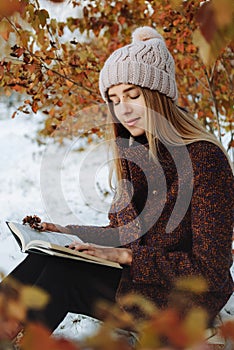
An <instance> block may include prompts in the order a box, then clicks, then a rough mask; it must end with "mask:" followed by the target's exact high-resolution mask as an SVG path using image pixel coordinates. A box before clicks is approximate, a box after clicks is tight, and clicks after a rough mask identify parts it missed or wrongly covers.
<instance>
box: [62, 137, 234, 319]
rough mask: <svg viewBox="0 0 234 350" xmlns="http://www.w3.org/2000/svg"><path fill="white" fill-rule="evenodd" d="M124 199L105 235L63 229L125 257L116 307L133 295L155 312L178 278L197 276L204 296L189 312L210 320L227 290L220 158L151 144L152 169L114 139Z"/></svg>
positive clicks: (233, 190)
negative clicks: (155, 157)
mask: <svg viewBox="0 0 234 350" xmlns="http://www.w3.org/2000/svg"><path fill="white" fill-rule="evenodd" d="M117 145H118V147H119V153H120V156H121V159H122V167H123V174H124V176H123V177H124V179H125V180H126V181H124V185H123V186H124V191H123V192H122V195H121V197H120V199H118V200H116V201H113V203H112V205H111V208H110V212H109V220H110V223H109V225H108V226H106V227H97V226H78V225H68V226H67V227H69V228H70V229H71V231H72V233H73V234H77V235H78V236H79V237H80V238H81V239H83V240H84V241H86V242H92V243H96V244H101V245H106V246H108V245H109V246H125V247H128V248H130V249H131V250H132V253H133V260H132V265H131V266H130V267H127V266H126V267H124V268H123V273H122V278H121V281H120V284H119V288H118V291H117V295H116V297H117V299H118V297H119V296H122V295H124V294H126V293H128V292H136V293H140V294H141V295H144V296H145V297H146V298H148V299H150V300H152V301H153V302H154V303H156V305H157V306H158V307H160V308H164V307H166V306H167V304H168V298H169V294H170V292H171V290H172V288H173V284H174V282H175V280H176V279H178V278H179V277H189V276H203V277H204V278H205V279H206V281H207V283H208V287H209V290H208V291H207V292H206V293H203V294H201V295H199V296H196V297H195V298H192V297H191V300H190V304H191V305H190V306H192V305H193V304H198V305H201V306H202V307H205V308H206V309H207V311H208V313H209V315H210V319H211V320H212V319H213V318H214V317H215V316H216V314H217V313H218V312H219V311H220V309H221V308H222V307H223V306H224V305H225V303H226V302H227V300H228V299H229V297H230V295H231V293H232V289H233V282H232V278H231V275H230V271H229V269H230V266H231V264H232V255H231V244H232V233H233V212H234V210H233V209H234V178H233V173H232V170H231V168H230V166H229V163H228V160H227V158H226V156H225V155H224V153H223V152H222V150H221V149H220V148H219V147H218V146H216V145H214V144H212V143H210V142H207V141H198V142H194V143H192V144H190V145H187V146H177V147H165V146H163V145H162V144H161V143H160V144H159V149H160V153H159V162H156V163H155V162H153V161H152V160H149V150H148V147H147V146H146V145H142V144H137V145H136V143H134V144H133V145H132V146H130V147H129V146H128V145H126V140H123V139H118V140H117Z"/></svg>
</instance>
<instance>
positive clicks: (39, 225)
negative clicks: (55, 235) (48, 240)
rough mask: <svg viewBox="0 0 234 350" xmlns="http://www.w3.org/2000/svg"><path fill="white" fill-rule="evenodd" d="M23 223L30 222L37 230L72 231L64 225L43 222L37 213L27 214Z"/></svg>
mask: <svg viewBox="0 0 234 350" xmlns="http://www.w3.org/2000/svg"><path fill="white" fill-rule="evenodd" d="M23 224H24V225H25V224H28V225H29V226H30V227H31V228H33V229H34V230H37V231H53V232H61V233H71V232H70V230H69V229H68V228H66V227H64V226H61V225H57V224H52V223H51V222H41V219H40V218H39V217H38V216H37V215H34V216H30V215H28V216H25V218H23Z"/></svg>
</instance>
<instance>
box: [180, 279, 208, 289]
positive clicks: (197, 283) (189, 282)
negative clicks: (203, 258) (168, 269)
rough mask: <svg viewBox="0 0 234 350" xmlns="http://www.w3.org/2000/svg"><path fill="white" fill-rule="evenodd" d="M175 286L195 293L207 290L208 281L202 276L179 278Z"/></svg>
mask: <svg viewBox="0 0 234 350" xmlns="http://www.w3.org/2000/svg"><path fill="white" fill-rule="evenodd" d="M175 286H176V288H177V289H179V290H184V291H190V292H193V293H203V292H206V291H207V288H208V286H207V282H206V280H205V279H204V278H202V277H187V278H179V279H178V280H177V281H176V283H175Z"/></svg>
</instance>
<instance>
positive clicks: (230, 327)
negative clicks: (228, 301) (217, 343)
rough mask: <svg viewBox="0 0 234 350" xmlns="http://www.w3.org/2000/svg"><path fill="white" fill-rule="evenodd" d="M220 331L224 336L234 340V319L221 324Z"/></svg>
mask: <svg viewBox="0 0 234 350" xmlns="http://www.w3.org/2000/svg"><path fill="white" fill-rule="evenodd" d="M220 333H221V335H222V336H223V337H224V338H227V339H232V340H233V341H234V321H233V320H229V321H226V322H224V323H223V324H222V325H221V326H220Z"/></svg>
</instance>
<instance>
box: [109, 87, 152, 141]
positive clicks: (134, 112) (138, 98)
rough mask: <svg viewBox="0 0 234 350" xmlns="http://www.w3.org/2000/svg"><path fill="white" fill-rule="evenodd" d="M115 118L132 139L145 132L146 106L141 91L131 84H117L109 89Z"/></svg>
mask: <svg viewBox="0 0 234 350" xmlns="http://www.w3.org/2000/svg"><path fill="white" fill-rule="evenodd" d="M108 96H109V100H110V101H111V102H112V103H113V109H114V113H115V116H116V118H117V119H118V120H119V122H120V123H121V124H122V125H123V126H124V127H125V128H126V129H127V130H128V131H129V132H130V134H131V135H132V136H134V137H136V136H140V135H143V134H144V133H145V130H146V117H145V111H146V104H145V99H144V96H143V94H142V91H141V89H139V88H138V87H137V86H136V85H132V84H119V85H115V86H112V87H110V88H109V91H108Z"/></svg>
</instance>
